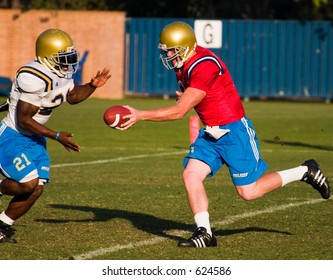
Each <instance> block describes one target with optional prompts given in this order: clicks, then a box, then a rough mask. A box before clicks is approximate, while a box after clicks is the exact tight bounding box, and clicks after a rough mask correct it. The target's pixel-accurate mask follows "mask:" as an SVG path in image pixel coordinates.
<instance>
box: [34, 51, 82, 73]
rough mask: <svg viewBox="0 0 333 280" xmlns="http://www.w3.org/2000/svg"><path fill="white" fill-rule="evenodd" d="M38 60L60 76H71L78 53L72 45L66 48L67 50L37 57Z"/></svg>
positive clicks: (75, 69) (77, 61) (74, 69)
mask: <svg viewBox="0 0 333 280" xmlns="http://www.w3.org/2000/svg"><path fill="white" fill-rule="evenodd" d="M38 60H39V61H40V62H41V63H42V64H44V65H45V66H46V67H48V68H49V69H51V71H53V72H54V73H56V74H57V75H58V76H59V77H61V78H64V77H71V76H72V75H73V74H74V73H75V72H76V71H77V69H78V65H79V55H78V52H77V50H76V49H75V47H74V46H73V47H71V48H68V51H67V52H58V53H55V54H52V55H50V56H49V57H44V58H40V57H38Z"/></svg>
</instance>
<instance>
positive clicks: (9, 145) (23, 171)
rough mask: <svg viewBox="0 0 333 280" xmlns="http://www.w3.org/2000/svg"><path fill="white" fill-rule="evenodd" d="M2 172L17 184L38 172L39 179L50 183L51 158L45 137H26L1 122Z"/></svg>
mask: <svg viewBox="0 0 333 280" xmlns="http://www.w3.org/2000/svg"><path fill="white" fill-rule="evenodd" d="M0 171H1V173H2V174H3V175H4V176H5V177H7V178H10V179H13V180H15V181H17V182H20V181H22V182H24V178H25V177H26V176H27V175H31V173H33V172H36V171H37V174H38V177H39V179H40V180H42V181H43V182H44V183H48V181H49V178H50V174H49V173H50V157H49V155H48V153H47V151H46V139H45V137H43V136H40V135H33V136H25V135H22V134H20V133H18V132H16V131H15V130H13V129H11V128H10V127H7V126H5V125H3V124H2V123H1V122H0Z"/></svg>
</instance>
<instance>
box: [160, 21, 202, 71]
mask: <svg viewBox="0 0 333 280" xmlns="http://www.w3.org/2000/svg"><path fill="white" fill-rule="evenodd" d="M196 46H197V39H196V37H195V33H194V30H193V29H192V27H191V26H190V25H188V24H187V23H185V22H181V21H178V22H173V23H171V24H169V25H167V26H165V27H164V28H163V30H162V31H161V34H160V43H159V45H158V48H159V49H160V50H161V54H160V59H161V61H162V62H163V65H164V66H165V67H166V68H167V69H169V70H170V69H174V68H181V67H182V66H183V65H184V62H185V61H186V60H187V59H188V58H189V57H190V56H191V55H192V53H193V52H194V51H195V48H196ZM169 51H173V52H174V53H173V55H172V56H170V54H169V56H168V52H169Z"/></svg>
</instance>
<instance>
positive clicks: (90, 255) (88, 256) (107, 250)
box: [73, 199, 323, 260]
mask: <svg viewBox="0 0 333 280" xmlns="http://www.w3.org/2000/svg"><path fill="white" fill-rule="evenodd" d="M320 202H323V199H312V200H307V201H303V202H296V203H288V204H284V205H280V206H274V207H269V208H266V209H264V210H258V211H254V212H246V213H244V214H239V215H235V216H230V217H227V218H226V219H224V220H220V221H215V222H213V223H212V226H213V227H216V226H222V225H223V226H225V225H230V224H232V223H234V222H237V221H239V220H242V219H246V218H252V217H255V216H259V215H263V214H269V213H275V212H278V211H284V210H286V209H289V208H294V207H300V206H303V205H309V204H315V203H320ZM170 233H171V232H170ZM172 233H173V234H178V235H180V236H183V235H185V234H187V232H185V231H172ZM166 239H167V238H166V237H154V238H151V239H147V240H142V241H138V242H135V243H133V242H131V243H128V244H125V245H115V246H111V247H107V248H101V249H97V250H93V251H89V252H86V253H83V254H79V255H75V256H73V258H74V259H75V260H89V259H92V258H94V257H98V256H102V255H105V254H109V253H112V252H116V251H120V250H124V249H129V250H130V249H133V248H137V247H141V246H150V245H154V244H156V243H160V242H163V241H164V240H166ZM175 246H176V245H175Z"/></svg>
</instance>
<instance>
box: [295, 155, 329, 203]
mask: <svg viewBox="0 0 333 280" xmlns="http://www.w3.org/2000/svg"><path fill="white" fill-rule="evenodd" d="M302 166H307V168H308V171H307V172H306V173H305V174H304V176H303V178H302V179H301V181H303V182H306V183H308V184H310V185H311V186H312V187H313V188H314V189H316V190H317V191H318V192H319V193H320V195H321V197H322V198H324V199H329V198H330V196H331V190H330V185H329V183H328V180H327V178H326V177H325V176H324V174H323V173H322V172H321V171H320V169H319V164H318V163H317V162H316V161H315V160H314V159H309V160H306V161H305V162H304V163H303V164H302Z"/></svg>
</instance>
